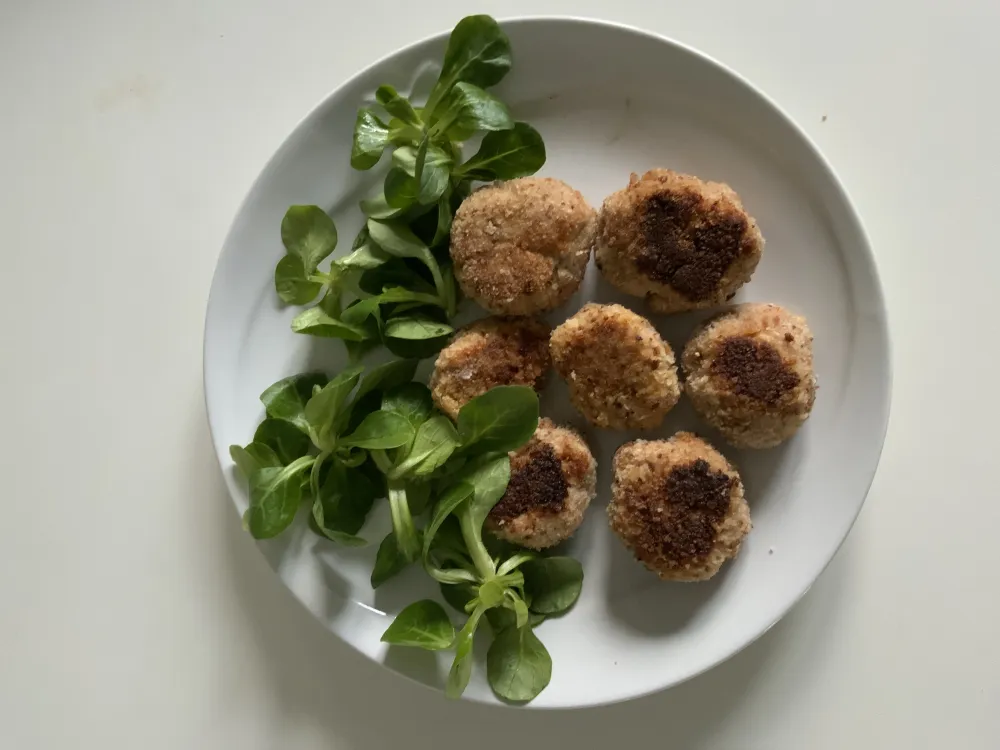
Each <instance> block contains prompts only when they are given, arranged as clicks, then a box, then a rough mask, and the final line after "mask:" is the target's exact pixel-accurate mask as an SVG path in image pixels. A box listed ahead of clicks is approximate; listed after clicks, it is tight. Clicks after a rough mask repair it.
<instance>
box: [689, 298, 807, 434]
mask: <svg viewBox="0 0 1000 750" xmlns="http://www.w3.org/2000/svg"><path fill="white" fill-rule="evenodd" d="M812 340H813V337H812V333H811V332H810V330H809V326H808V325H807V324H806V321H805V318H802V317H800V316H798V315H794V314H792V313H790V312H789V311H788V310H786V309H784V308H783V307H779V306H778V305H769V304H746V305H738V306H736V307H734V308H733V309H732V310H729V311H727V312H725V313H723V314H722V315H719V316H718V317H716V318H713V319H712V320H709V321H708V322H707V323H705V324H704V325H703V326H702V327H701V328H700V329H699V330H698V331H696V332H695V334H694V336H692V338H691V340H690V341H689V342H688V344H687V346H686V347H684V355H683V360H682V362H683V365H684V373H685V376H686V377H685V385H684V389H685V391H687V394H688V396H689V397H690V399H691V403H692V404H693V405H694V408H695V411H697V412H698V414H699V415H701V417H702V419H704V420H705V421H706V422H708V423H709V424H710V425H712V426H713V427H715V428H716V429H717V430H719V432H721V433H722V436H723V437H724V438H725V439H726V440H727V441H728V442H729V443H731V444H732V445H734V446H736V447H738V448H771V447H773V446H775V445H778V444H779V443H781V442H782V441H784V440H787V439H788V438H790V437H791V436H792V435H794V434H795V433H796V432H797V431H798V429H799V427H801V426H802V424H803V423H804V422H805V421H806V419H807V418H808V417H809V413H810V412H811V411H812V407H813V403H814V402H815V400H816V375H815V373H814V372H813V354H812Z"/></svg>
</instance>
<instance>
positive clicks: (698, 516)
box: [608, 432, 751, 581]
mask: <svg viewBox="0 0 1000 750" xmlns="http://www.w3.org/2000/svg"><path fill="white" fill-rule="evenodd" d="M613 469H614V484H613V485H612V490H611V492H612V499H611V503H610V504H609V505H608V520H609V523H610V525H611V528H612V530H613V531H614V532H615V533H616V534H617V535H618V537H619V538H620V539H621V540H622V542H624V543H625V546H626V547H628V548H629V549H630V550H631V551H632V552H633V554H635V556H636V559H637V560H639V561H640V562H641V563H642V564H643V565H645V566H646V567H647V568H649V569H650V570H651V571H653V572H654V573H656V574H657V575H658V576H659V577H660V578H662V579H663V580H669V581H704V580H707V579H709V578H711V577H712V576H714V575H715V574H716V573H717V572H719V569H720V568H721V567H722V564H723V563H724V562H725V561H726V560H729V559H730V558H733V557H736V555H737V553H738V552H739V551H740V545H741V544H742V542H743V538H744V537H745V536H746V535H747V534H748V533H749V531H750V528H751V523H750V509H749V507H748V506H747V502H746V499H745V498H744V496H743V483H742V481H741V480H740V476H739V474H738V473H737V471H736V469H734V468H733V466H732V465H731V464H730V463H729V462H728V461H727V460H726V458H725V457H724V456H723V455H722V454H721V453H719V452H718V451H717V450H715V449H714V448H713V447H712V446H711V445H709V444H708V443H707V442H705V441H704V440H702V439H701V438H699V437H697V436H695V435H692V434H691V433H689V432H679V433H677V434H676V435H674V436H673V437H672V438H670V439H669V440H653V441H647V440H636V441H634V442H631V443H626V444H625V445H623V446H622V447H621V448H619V449H618V451H617V452H616V453H615V458H614V465H613Z"/></svg>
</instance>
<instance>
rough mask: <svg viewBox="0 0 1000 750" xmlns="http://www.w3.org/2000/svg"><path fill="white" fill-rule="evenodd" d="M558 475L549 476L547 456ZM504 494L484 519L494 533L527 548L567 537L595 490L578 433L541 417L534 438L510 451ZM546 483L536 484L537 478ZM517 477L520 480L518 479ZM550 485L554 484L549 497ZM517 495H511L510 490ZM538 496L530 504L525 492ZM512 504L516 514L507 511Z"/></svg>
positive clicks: (593, 466) (593, 468) (590, 459)
mask: <svg viewBox="0 0 1000 750" xmlns="http://www.w3.org/2000/svg"><path fill="white" fill-rule="evenodd" d="M553 458H554V459H555V460H556V461H557V465H558V469H557V470H558V471H559V473H560V474H561V477H559V478H556V481H552V479H553V477H551V476H549V473H550V471H551V468H552V466H551V461H552V459H553ZM510 462H511V481H510V484H509V485H508V489H507V493H505V495H504V497H503V498H501V499H500V502H498V503H497V504H496V506H494V508H493V510H492V511H491V512H490V515H489V516H488V517H487V519H486V528H487V529H488V530H489V531H490V532H491V533H492V534H493V535H494V536H496V537H498V538H500V539H503V540H505V541H508V542H511V543H512V544H517V545H520V546H522V547H528V548H530V549H544V548H546V547H551V546H553V545H556V544H559V543H560V542H564V541H566V540H567V539H569V538H570V537H571V536H572V535H573V532H575V531H576V530H577V528H579V526H580V524H581V523H583V516H584V513H585V512H586V510H587V508H588V506H589V505H590V501H591V500H593V499H594V495H595V494H596V492H597V462H596V461H595V460H594V456H593V454H591V452H590V449H589V448H588V447H587V444H586V443H585V442H584V440H583V438H582V437H580V435H579V434H578V433H577V432H575V431H574V430H571V429H569V428H568V427H559V426H557V425H555V424H554V423H553V422H552V420H550V419H542V420H540V421H539V423H538V429H537V430H536V431H535V435H534V437H532V439H531V440H530V441H529V442H528V443H527V444H526V445H524V446H523V447H521V448H519V449H518V450H516V451H514V452H512V453H511V454H510ZM546 478H548V482H547V483H546V484H545V485H541V484H537V482H538V480H545V479H546ZM521 479H523V480H524V481H520V480H521ZM554 486H555V487H558V490H557V492H556V493H555V494H559V495H562V497H560V498H556V497H554ZM515 493H516V494H517V495H518V496H517V497H512V495H513V494H515ZM532 494H533V495H534V496H535V497H537V499H538V501H539V502H538V503H537V505H536V506H535V507H531V495H532ZM512 508H513V509H516V514H512V513H511V512H509V511H510V510H511V509H512Z"/></svg>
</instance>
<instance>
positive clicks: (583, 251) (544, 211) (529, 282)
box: [451, 177, 597, 315]
mask: <svg viewBox="0 0 1000 750" xmlns="http://www.w3.org/2000/svg"><path fill="white" fill-rule="evenodd" d="M596 227H597V214H596V213H595V211H594V209H593V208H591V207H590V205H589V204H588V203H587V201H586V200H585V199H584V197H583V196H582V195H581V194H580V193H579V192H578V191H576V190H574V189H573V188H571V187H570V186H569V185H567V184H566V183H565V182H562V181H561V180H555V179H553V178H551V177H522V178H521V179H517V180H510V181H509V182H497V183H494V184H492V185H487V186H485V187H483V188H480V189H479V190H477V191H476V192H474V193H473V194H472V195H470V196H469V197H468V198H466V199H465V201H463V203H462V205H461V206H459V208H458V211H456V212H455V221H454V222H453V223H452V227H451V257H452V260H453V261H454V264H455V278H456V279H457V281H458V283H459V285H460V286H461V287H462V291H463V292H464V293H465V295H466V296H467V297H469V298H471V299H473V300H475V301H476V302H478V303H479V304H480V305H482V306H483V307H485V308H486V309H487V310H489V311H490V312H492V313H496V314H498V315H534V314H536V313H541V312H545V311H548V310H552V309H553V308H556V307H558V306H559V305H561V304H562V303H564V302H565V301H566V300H567V299H569V298H570V296H571V295H572V294H573V292H575V291H576V290H577V289H578V288H579V286H580V282H581V281H583V275H584V272H585V271H586V269H587V263H588V262H589V260H590V249H591V247H592V246H593V243H594V232H595V229H596Z"/></svg>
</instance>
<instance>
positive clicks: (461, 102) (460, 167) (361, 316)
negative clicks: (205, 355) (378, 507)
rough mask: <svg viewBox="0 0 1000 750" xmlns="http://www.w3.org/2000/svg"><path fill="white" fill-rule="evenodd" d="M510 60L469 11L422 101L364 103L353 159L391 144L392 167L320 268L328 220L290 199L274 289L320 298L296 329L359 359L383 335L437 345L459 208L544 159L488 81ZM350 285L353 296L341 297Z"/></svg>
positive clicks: (488, 22) (410, 344)
mask: <svg viewBox="0 0 1000 750" xmlns="http://www.w3.org/2000/svg"><path fill="white" fill-rule="evenodd" d="M510 66H511V51H510V42H509V40H508V39H507V36H506V35H505V34H504V33H503V31H501V29H500V27H499V25H498V24H497V23H496V21H494V20H493V19H492V18H490V17H489V16H469V17H467V18H465V19H463V20H462V21H460V22H459V24H458V25H457V26H456V27H455V29H454V30H453V31H452V34H451V37H450V39H449V41H448V48H447V51H446V53H445V57H444V62H443V64H442V69H441V74H440V76H439V77H438V80H437V83H436V84H435V85H434V88H433V90H432V91H431V93H430V96H429V97H428V99H427V102H426V103H425V104H424V106H423V107H418V106H414V105H413V104H412V103H411V102H410V101H409V100H408V99H406V98H405V97H404V96H402V95H400V94H399V92H397V91H396V90H395V89H394V88H393V87H392V86H389V85H384V86H380V87H379V88H378V90H377V91H376V92H375V99H376V102H377V106H378V108H379V109H380V110H382V111H383V112H384V114H382V115H381V116H380V113H379V112H376V111H375V109H373V108H363V109H361V110H359V112H358V117H357V121H356V124H355V128H354V138H353V144H352V149H351V165H352V166H353V167H354V168H355V169H359V170H367V169H371V168H372V167H374V166H375V165H376V164H377V163H378V162H379V161H381V160H382V158H383V155H384V153H385V152H386V151H389V152H390V153H391V155H390V161H391V166H390V168H389V170H388V172H387V173H386V176H385V180H384V182H383V185H382V187H381V189H380V191H379V192H378V193H377V194H376V195H374V196H372V197H370V198H367V199H365V200H363V201H361V210H362V211H363V212H364V214H365V216H366V217H367V221H366V224H365V226H364V227H363V228H362V230H361V232H360V233H359V234H358V235H357V237H356V238H355V240H354V243H353V245H352V249H351V252H350V253H349V254H348V255H346V256H345V257H343V258H340V259H338V260H335V261H332V262H331V263H330V266H329V269H328V270H327V271H323V270H321V269H320V264H321V263H322V262H323V261H324V260H325V259H326V258H328V257H329V256H330V255H331V254H332V253H333V251H334V249H335V248H336V246H337V229H336V226H335V225H334V222H333V219H331V218H330V217H329V216H328V215H327V214H326V213H325V212H324V211H323V210H322V209H321V208H319V207H318V206H292V207H291V208H289V209H288V212H287V213H286V214H285V217H284V219H283V220H282V223H281V239H282V242H283V244H284V246H285V256H284V257H283V258H281V260H280V261H279V262H278V264H277V266H276V268H275V272H274V282H275V288H276V290H277V293H278V296H279V297H280V298H281V299H282V300H284V301H285V302H287V303H289V304H292V305H307V304H309V303H310V302H312V301H313V300H315V299H316V298H317V297H319V298H320V299H319V303H318V304H317V305H316V306H315V307H312V308H309V309H307V310H305V311H303V312H302V313H301V314H299V315H298V316H296V317H295V319H294V320H293V321H292V330H294V331H296V332H297V333H303V334H309V335H313V336H321V337H328V338H337V339H341V340H342V341H344V343H345V345H346V347H347V349H348V352H349V354H350V355H351V357H352V358H353V359H355V360H356V359H357V358H359V357H360V356H362V355H363V354H364V353H365V352H366V351H368V350H369V349H370V348H372V347H374V346H378V345H380V344H381V345H384V346H386V347H387V348H388V349H389V350H390V351H392V352H393V353H394V354H396V355H397V356H401V357H418V358H420V357H427V356H430V355H432V354H434V353H435V352H437V351H438V350H439V349H440V348H441V347H442V346H443V345H444V343H445V342H446V341H447V337H448V335H449V334H450V333H451V332H452V328H451V326H450V325H449V321H450V320H451V318H452V317H454V315H455V312H456V308H457V302H458V292H457V289H456V285H455V279H454V276H453V273H452V270H451V263H450V259H449V257H448V238H449V233H450V231H451V221H452V216H453V215H454V212H455V210H456V209H457V208H458V205H459V204H460V203H461V202H462V200H463V199H464V198H465V197H466V196H468V194H469V192H470V191H471V189H472V183H473V181H477V180H478V181H492V180H498V179H512V178H515V177H523V176H526V175H530V174H534V173H535V172H537V171H538V170H539V169H540V168H541V167H542V165H543V164H544V163H545V145H544V144H543V142H542V138H541V136H540V135H539V134H538V132H537V131H536V130H534V128H532V127H531V126H530V125H528V124H526V123H523V122H516V121H515V120H514V118H513V117H512V116H511V113H510V110H509V109H508V108H507V106H506V105H505V104H504V103H503V102H502V101H500V99H498V98H497V97H495V96H493V95H492V94H490V93H489V92H487V91H486V89H487V88H489V87H490V86H493V85H495V84H496V83H498V82H499V81H500V80H501V79H502V78H503V77H504V76H505V75H506V74H507V72H508V71H509V70H510ZM480 133H484V134H485V135H484V137H483V139H482V142H481V145H480V147H479V150H478V151H477V153H476V154H475V155H474V156H472V157H471V158H470V159H468V160H465V161H463V159H462V143H463V142H464V141H466V140H468V139H469V138H471V137H473V136H475V135H477V134H480ZM346 295H350V296H352V297H353V298H354V299H353V301H351V302H349V303H347V304H345V300H346V299H347V296H346Z"/></svg>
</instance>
